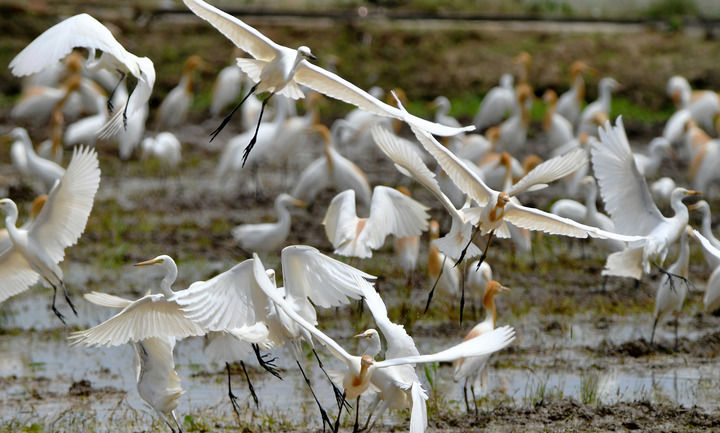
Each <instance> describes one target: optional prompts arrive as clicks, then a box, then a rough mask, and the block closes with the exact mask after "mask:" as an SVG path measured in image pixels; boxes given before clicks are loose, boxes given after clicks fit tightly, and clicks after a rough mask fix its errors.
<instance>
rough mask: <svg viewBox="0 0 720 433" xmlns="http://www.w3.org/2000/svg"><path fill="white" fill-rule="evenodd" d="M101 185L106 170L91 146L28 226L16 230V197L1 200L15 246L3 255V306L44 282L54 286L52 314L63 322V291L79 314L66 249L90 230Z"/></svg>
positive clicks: (78, 154)
mask: <svg viewBox="0 0 720 433" xmlns="http://www.w3.org/2000/svg"><path fill="white" fill-rule="evenodd" d="M99 185H100V168H99V167H98V160H97V153H96V152H95V150H92V149H90V148H87V147H79V148H75V149H74V150H73V156H72V159H71V160H70V164H69V165H68V168H67V170H66V171H65V174H64V175H63V177H62V178H61V179H60V180H59V181H58V182H57V183H56V184H55V186H54V187H53V188H52V190H50V193H49V194H48V199H47V202H46V203H45V205H44V206H43V209H42V210H41V211H40V213H39V214H38V216H37V218H35V220H34V221H33V222H32V224H30V225H29V226H28V227H27V228H18V227H16V226H15V224H16V222H17V218H18V209H17V206H16V205H15V203H14V202H13V201H12V200H10V199H2V200H0V210H2V211H3V212H4V213H5V228H6V229H7V231H8V235H9V237H10V240H11V242H12V246H11V247H10V248H8V249H6V250H4V251H2V252H0V302H2V301H4V300H5V299H7V298H9V297H10V296H13V295H16V294H18V293H20V292H23V291H25V290H27V288H28V287H30V286H32V285H33V284H35V282H37V281H38V280H39V279H41V278H42V280H43V281H44V282H45V283H47V284H48V285H50V286H51V287H52V288H53V303H52V310H53V312H54V313H55V315H57V316H58V318H59V319H60V320H61V321H63V323H64V318H63V315H62V314H60V312H59V311H58V310H57V309H56V308H55V297H56V295H57V290H58V288H62V290H63V294H64V296H65V299H66V300H67V302H68V304H69V305H70V307H71V308H72V309H73V312H76V310H75V306H74V305H73V304H72V302H71V301H70V296H69V294H68V292H67V288H66V287H65V283H64V281H63V273H62V269H60V267H59V266H58V263H60V262H61V261H62V260H63V258H64V256H65V248H67V247H69V246H72V245H74V244H75V243H76V242H77V240H78V239H79V238H80V235H81V234H82V232H83V231H84V230H85V224H86V223H87V219H88V216H89V215H90V211H91V210H92V205H93V200H94V198H95V193H96V192H97V189H98V186H99Z"/></svg>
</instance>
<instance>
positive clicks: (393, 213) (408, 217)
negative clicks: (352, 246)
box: [359, 185, 430, 249]
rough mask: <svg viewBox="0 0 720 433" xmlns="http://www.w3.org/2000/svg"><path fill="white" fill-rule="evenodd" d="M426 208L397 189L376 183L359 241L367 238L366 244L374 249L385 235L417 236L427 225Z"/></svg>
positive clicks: (378, 246)
mask: <svg viewBox="0 0 720 433" xmlns="http://www.w3.org/2000/svg"><path fill="white" fill-rule="evenodd" d="M427 211H428V207H426V206H424V205H422V204H420V203H419V202H417V201H415V200H413V199H412V198H410V197H408V196H406V195H405V194H403V193H401V192H400V191H398V190H396V189H393V188H388V187H386V186H382V185H378V186H376V187H375V189H374V190H373V196H372V204H371V206H370V218H369V219H368V221H367V224H365V229H364V230H363V231H362V233H361V234H360V240H359V242H367V244H368V246H369V247H370V248H372V249H378V248H380V247H382V245H383V244H384V243H385V238H386V237H387V236H388V235H394V236H396V237H399V238H404V237H408V236H419V235H420V234H422V232H424V231H426V230H427V228H428V219H429V218H430V215H429V214H428V213H427ZM365 239H367V241H365Z"/></svg>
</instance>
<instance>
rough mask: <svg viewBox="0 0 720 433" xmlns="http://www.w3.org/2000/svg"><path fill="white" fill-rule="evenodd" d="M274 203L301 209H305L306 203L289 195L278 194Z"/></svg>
mask: <svg viewBox="0 0 720 433" xmlns="http://www.w3.org/2000/svg"><path fill="white" fill-rule="evenodd" d="M275 202H276V203H282V204H283V205H290V204H291V205H293V206H297V207H301V208H306V207H307V203H305V202H304V201H302V200H298V199H296V198H295V197H293V196H291V195H290V194H285V193H283V194H280V195H279V196H278V198H277V199H275Z"/></svg>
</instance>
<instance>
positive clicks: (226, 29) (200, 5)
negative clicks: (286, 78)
mask: <svg viewBox="0 0 720 433" xmlns="http://www.w3.org/2000/svg"><path fill="white" fill-rule="evenodd" d="M183 3H185V6H187V7H188V8H189V9H190V10H191V11H193V13H194V14H195V15H197V16H199V17H200V18H202V19H204V20H205V21H207V22H209V23H210V25H212V26H213V27H215V28H216V29H217V30H218V31H219V32H220V33H222V34H223V35H224V36H225V37H226V38H228V39H230V40H231V41H232V42H233V43H234V44H235V45H236V46H237V47H238V48H240V49H241V50H243V51H245V52H247V53H250V55H251V56H253V57H255V58H256V59H260V60H265V61H270V60H272V59H273V58H274V57H275V55H276V54H277V52H278V51H279V49H280V48H281V46H280V45H278V44H276V43H275V42H273V41H271V40H270V38H268V37H267V36H265V35H263V34H262V33H260V32H259V31H257V30H256V29H254V28H252V27H250V26H249V25H247V24H245V23H244V22H242V21H240V20H239V19H237V18H235V17H234V16H232V15H230V14H228V13H226V12H223V11H221V10H220V9H218V8H216V7H215V6H212V5H209V4H207V3H206V2H204V1H203V0H183Z"/></svg>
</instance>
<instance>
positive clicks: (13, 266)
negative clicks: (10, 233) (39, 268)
mask: <svg viewBox="0 0 720 433" xmlns="http://www.w3.org/2000/svg"><path fill="white" fill-rule="evenodd" d="M39 278H40V274H38V273H37V272H35V271H33V270H32V268H31V267H30V264H29V263H28V262H27V260H26V259H25V257H24V256H23V255H22V254H20V252H19V251H18V250H17V249H16V248H15V247H14V246H11V247H10V248H9V249H7V250H5V251H4V252H2V254H0V302H2V301H4V300H5V299H7V298H9V297H11V296H14V295H17V294H18V293H20V292H24V291H25V290H27V288H28V287H30V286H32V285H33V284H35V282H37V280H38V279H39Z"/></svg>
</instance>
